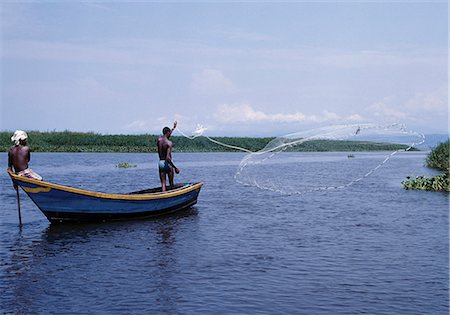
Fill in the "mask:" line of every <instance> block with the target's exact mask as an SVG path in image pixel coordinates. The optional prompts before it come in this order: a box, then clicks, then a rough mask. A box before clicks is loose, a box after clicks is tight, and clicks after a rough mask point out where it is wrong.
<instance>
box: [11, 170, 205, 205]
mask: <svg viewBox="0 0 450 315" xmlns="http://www.w3.org/2000/svg"><path fill="white" fill-rule="evenodd" d="M8 174H9V176H10V177H11V179H12V180H13V181H22V182H26V183H29V184H34V185H37V186H40V187H46V188H52V189H56V190H61V191H65V192H69V193H74V194H79V195H85V196H90V197H95V198H102V199H117V200H152V199H162V198H171V197H176V196H180V195H184V194H186V193H188V192H191V191H193V190H197V189H200V188H201V187H202V186H203V182H198V183H193V184H191V183H190V186H188V187H180V188H176V189H174V190H170V191H167V192H156V193H147V194H139V195H132V194H108V193H103V192H96V191H90V190H85V189H80V188H74V187H69V186H64V185H59V184H53V183H50V182H46V181H41V180H36V179H32V178H28V177H24V176H19V175H16V174H14V173H13V172H12V171H9V170H8ZM18 185H19V186H20V187H21V188H22V189H23V187H22V186H21V185H20V184H19V183H18ZM24 190H25V189H24ZM25 192H26V190H25Z"/></svg>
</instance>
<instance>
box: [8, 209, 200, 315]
mask: <svg viewBox="0 0 450 315" xmlns="http://www.w3.org/2000/svg"><path fill="white" fill-rule="evenodd" d="M197 214H198V210H197V209H196V208H191V209H186V210H183V211H180V212H178V213H175V214H171V215H167V216H164V217H160V218H154V219H148V220H144V221H123V222H120V221H119V222H108V223H91V224H61V225H48V226H47V227H46V228H44V229H43V232H42V233H41V235H40V236H39V237H36V238H34V237H33V238H32V239H30V238H29V235H25V234H24V233H23V230H22V229H18V230H17V232H16V233H13V234H11V239H10V244H11V245H10V246H9V248H8V252H7V254H8V256H9V257H8V258H6V259H5V260H3V259H2V268H1V269H2V273H3V275H2V281H3V282H4V284H7V286H5V285H2V294H1V295H2V305H3V307H4V308H3V309H4V310H5V311H9V312H12V313H17V314H32V313H40V312H41V311H42V303H51V301H52V300H53V299H61V298H67V296H66V294H67V292H66V293H63V292H64V291H66V290H67V288H68V287H72V289H73V290H74V292H76V291H78V290H79V291H80V292H83V291H87V292H89V291H91V290H92V291H95V290H97V289H96V288H91V289H89V288H86V287H85V286H93V285H96V280H95V279H96V278H97V279H98V275H99V274H103V273H104V272H105V269H110V268H111V267H112V268H113V270H115V271H120V270H123V269H127V268H126V267H124V266H122V264H123V263H124V261H122V260H125V263H128V267H130V268H129V269H128V270H127V271H128V272H130V276H131V278H133V277H135V278H136V279H135V280H136V283H134V284H135V285H136V287H134V288H133V290H138V291H140V294H144V295H145V294H147V293H149V294H155V295H156V299H157V301H158V302H159V303H160V307H161V309H162V310H163V311H164V312H165V313H166V312H167V313H173V311H174V310H175V304H176V301H177V296H176V295H174V294H173V292H174V290H175V289H176V287H174V286H173V284H172V282H171V281H170V278H171V276H172V275H173V273H174V272H175V271H176V268H177V267H176V264H177V261H176V260H177V255H176V253H174V250H175V245H176V238H177V229H181V228H182V226H183V222H186V219H188V221H189V222H193V221H195V217H196V216H197ZM137 251H139V252H140V260H139V261H134V260H133V258H132V257H131V256H129V253H136V252H137ZM112 252H114V254H113V255H111V254H112ZM127 255H128V257H129V258H130V260H128V259H127ZM146 265H147V266H148V267H149V269H154V270H156V272H155V273H151V274H150V273H148V272H146V271H145V266H146ZM138 266H140V267H143V268H138ZM155 267H157V268H155ZM133 273H136V274H134V275H133ZM139 273H140V274H141V275H139ZM142 274H147V275H148V276H151V278H152V282H153V285H152V287H150V288H146V287H143V286H142V283H139V278H140V277H141V276H142ZM80 280H81V281H80ZM124 280H127V279H124V278H122V277H120V276H117V275H115V274H114V272H111V273H110V274H108V276H107V277H104V278H103V277H102V279H101V282H103V284H105V285H108V284H110V285H114V284H118V283H117V282H119V283H120V282H121V281H124ZM72 281H74V283H71V282H72ZM101 286H102V285H101ZM124 293H126V292H124ZM98 303H99V305H101V304H102V302H100V301H99V302H98ZM125 306H126V305H124V306H121V307H118V308H117V311H126V310H127V308H126V307H125ZM77 313H79V312H78V311H77ZM86 313H90V311H89V310H86Z"/></svg>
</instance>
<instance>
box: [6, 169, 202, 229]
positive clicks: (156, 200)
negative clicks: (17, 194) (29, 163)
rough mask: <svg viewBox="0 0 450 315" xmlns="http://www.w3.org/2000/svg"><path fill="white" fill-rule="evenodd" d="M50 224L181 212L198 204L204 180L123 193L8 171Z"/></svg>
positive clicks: (133, 217)
mask: <svg viewBox="0 0 450 315" xmlns="http://www.w3.org/2000/svg"><path fill="white" fill-rule="evenodd" d="M8 174H9V176H10V177H11V180H12V181H13V182H14V183H15V184H17V185H18V187H20V188H22V190H23V191H25V193H26V194H27V195H28V196H29V197H30V198H31V200H32V201H33V202H34V203H35V204H36V206H37V207H38V208H39V209H40V210H41V211H42V213H43V214H44V215H45V216H46V217H47V219H48V220H49V221H50V222H51V223H60V222H85V221H110V220H124V219H137V218H147V217H152V216H157V215H163V214H168V213H172V212H175V211H179V210H182V209H185V208H188V207H191V206H193V205H194V204H196V203H197V197H198V194H199V193H200V189H201V187H202V186H203V183H202V182H197V183H184V184H177V185H175V187H173V188H172V189H170V190H168V191H165V192H162V191H161V187H158V188H151V189H145V190H140V191H134V192H130V193H124V194H109V193H103V192H95V191H90V190H84V189H79V188H72V187H68V186H63V185H58V184H53V183H50V182H46V181H40V180H36V179H32V178H28V177H24V176H18V175H16V174H14V173H13V172H11V171H8Z"/></svg>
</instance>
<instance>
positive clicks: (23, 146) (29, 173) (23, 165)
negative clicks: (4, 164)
mask: <svg viewBox="0 0 450 315" xmlns="http://www.w3.org/2000/svg"><path fill="white" fill-rule="evenodd" d="M27 138H28V135H27V133H26V132H25V131H22V130H16V132H14V135H13V136H12V137H11V141H13V142H14V145H13V146H12V147H11V148H10V149H9V151H8V171H12V168H13V167H14V172H15V173H16V174H17V175H19V176H24V177H28V178H33V179H37V180H42V177H41V176H39V174H37V173H36V172H34V171H33V170H32V169H31V168H29V167H28V163H29V162H30V147H29V146H27Z"/></svg>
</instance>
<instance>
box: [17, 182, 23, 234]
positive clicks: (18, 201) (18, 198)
mask: <svg viewBox="0 0 450 315" xmlns="http://www.w3.org/2000/svg"><path fill="white" fill-rule="evenodd" d="M16 192H17V211H18V213H19V225H20V226H22V215H21V213H20V194H19V187H16Z"/></svg>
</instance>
